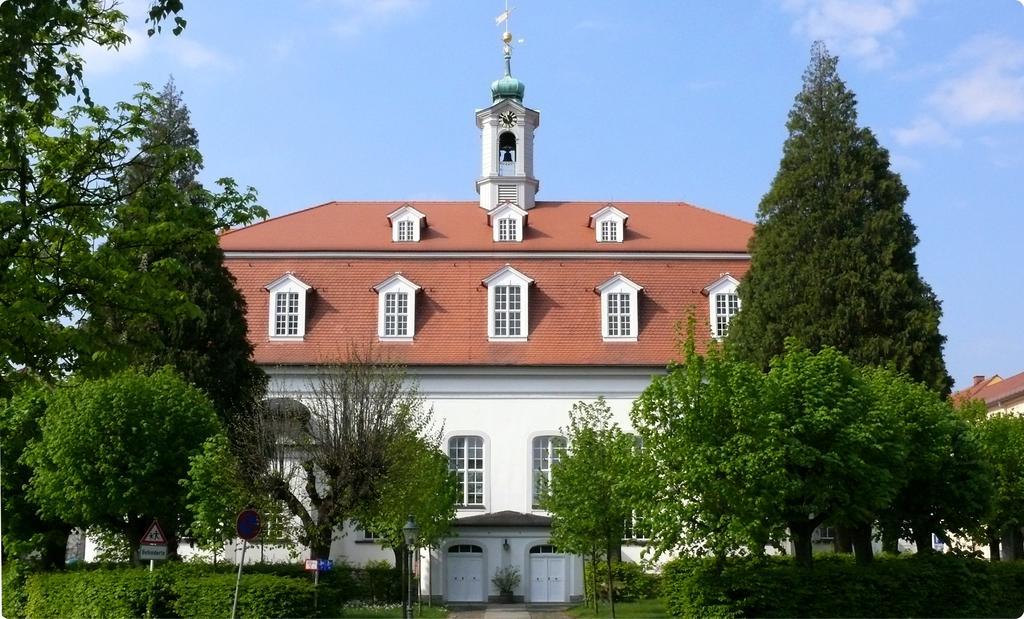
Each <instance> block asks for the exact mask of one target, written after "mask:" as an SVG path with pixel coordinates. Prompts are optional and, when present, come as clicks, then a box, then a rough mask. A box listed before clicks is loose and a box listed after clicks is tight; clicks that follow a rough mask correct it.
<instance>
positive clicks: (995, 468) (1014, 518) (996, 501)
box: [976, 413, 1024, 559]
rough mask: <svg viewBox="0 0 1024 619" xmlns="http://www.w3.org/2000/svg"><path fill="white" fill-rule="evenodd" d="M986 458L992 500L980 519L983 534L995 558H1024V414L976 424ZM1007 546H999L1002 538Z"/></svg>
mask: <svg viewBox="0 0 1024 619" xmlns="http://www.w3.org/2000/svg"><path fill="white" fill-rule="evenodd" d="M976 431H977V434H978V440H979V442H980V443H981V447H982V451H983V453H984V458H985V461H986V462H987V463H988V464H989V466H990V467H991V471H992V474H993V475H992V486H993V494H992V503H991V505H990V508H989V511H988V513H987V514H985V516H984V517H983V518H982V520H981V525H982V531H981V535H980V537H982V538H983V539H984V540H985V541H987V542H989V545H990V549H991V550H992V551H993V552H992V558H993V559H996V558H999V557H1000V556H1002V555H1005V556H1002V558H1004V559H1024V417H1021V416H1020V415H1013V414H1006V413H1003V414H998V415H993V416H991V417H988V418H985V419H983V420H981V421H980V423H979V424H978V426H977V429H976ZM1000 538H1003V539H1004V540H1005V541H1006V547H1005V548H1003V549H1002V550H1005V551H1007V552H1005V553H1004V552H1002V551H1001V549H1000V547H999V539H1000Z"/></svg>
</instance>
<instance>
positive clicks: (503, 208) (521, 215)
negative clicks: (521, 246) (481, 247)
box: [488, 202, 526, 243]
mask: <svg viewBox="0 0 1024 619" xmlns="http://www.w3.org/2000/svg"><path fill="white" fill-rule="evenodd" d="M488 219H489V220H490V223H491V228H493V239H494V242H495V243H519V242H521V241H522V240H523V228H524V227H525V226H526V211H524V210H523V209H521V208H519V207H518V206H516V205H515V204H512V203H510V202H506V203H504V204H499V205H498V206H496V207H494V208H493V209H492V210H491V212H490V213H488Z"/></svg>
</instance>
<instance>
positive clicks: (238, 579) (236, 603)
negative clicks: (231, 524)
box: [231, 538, 249, 619]
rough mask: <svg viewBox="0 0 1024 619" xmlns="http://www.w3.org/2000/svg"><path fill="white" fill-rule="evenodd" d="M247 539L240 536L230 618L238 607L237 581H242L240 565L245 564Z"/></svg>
mask: <svg viewBox="0 0 1024 619" xmlns="http://www.w3.org/2000/svg"><path fill="white" fill-rule="evenodd" d="M248 543H249V540H247V539H245V538H242V558H241V560H240V561H239V562H238V577H237V578H235V601H234V602H232V603H231V619H235V609H236V608H238V583H240V582H242V566H243V565H245V547H246V545H247V544H248Z"/></svg>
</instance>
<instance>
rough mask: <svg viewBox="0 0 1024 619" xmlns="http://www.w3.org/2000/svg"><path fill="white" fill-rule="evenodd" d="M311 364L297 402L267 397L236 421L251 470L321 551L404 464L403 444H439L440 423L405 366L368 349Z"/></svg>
mask: <svg viewBox="0 0 1024 619" xmlns="http://www.w3.org/2000/svg"><path fill="white" fill-rule="evenodd" d="M314 372H315V374H314V376H313V378H312V379H311V381H310V383H309V385H308V388H307V393H306V394H305V395H304V397H303V402H301V403H300V402H298V401H295V400H291V399H287V398H271V399H270V400H269V401H268V402H267V404H266V406H264V407H263V408H262V409H261V410H260V411H258V412H257V414H255V415H252V416H251V417H248V418H247V419H245V420H242V421H241V422H240V423H239V424H238V425H237V428H238V432H239V437H238V438H239V444H240V448H239V449H238V454H239V457H240V458H241V459H242V464H243V472H244V473H245V475H246V477H247V479H248V480H249V482H250V483H251V484H252V485H253V487H254V488H256V489H257V490H259V491H260V492H262V493H265V494H266V495H267V496H269V497H270V498H272V499H274V500H276V501H281V502H283V503H284V504H285V505H286V506H287V508H288V510H289V511H290V512H291V514H292V515H293V516H295V517H296V518H297V519H298V520H299V523H300V527H301V533H300V539H299V541H300V542H301V543H303V544H305V545H307V546H309V548H310V551H311V553H312V555H313V557H314V558H321V557H327V556H328V554H329V553H330V548H331V542H332V541H333V540H334V533H335V531H336V530H337V529H339V528H340V527H342V526H344V524H345V522H346V521H347V520H349V519H352V518H357V517H359V516H360V515H364V516H365V515H367V514H370V513H374V508H375V507H376V506H377V505H378V504H379V502H380V500H381V497H382V495H383V492H384V491H385V489H386V488H387V484H388V479H389V474H391V475H392V476H395V475H397V474H398V472H397V471H394V470H393V467H396V466H403V464H404V463H403V462H402V459H403V456H402V455H400V454H399V452H400V451H401V447H402V446H410V445H412V446H415V445H416V444H417V442H418V441H419V442H420V444H421V445H423V444H426V445H437V444H438V443H439V441H440V432H439V431H438V430H436V429H434V427H433V411H432V410H431V409H428V408H426V407H425V406H424V402H423V398H422V396H420V394H419V392H418V390H417V389H416V387H415V384H413V382H412V381H411V380H410V379H409V377H408V375H407V373H406V369H405V367H404V366H403V365H401V364H398V363H394V362H391V361H388V360H385V359H378V358H375V357H374V355H373V351H372V350H371V351H369V352H363V351H360V350H358V349H357V348H356V347H352V348H351V349H350V350H349V352H348V357H347V359H346V360H344V361H341V362H334V363H323V364H319V365H317V366H316V368H315V370H314ZM415 448H417V449H418V448H419V447H415ZM448 509H450V508H446V509H445V513H447V512H448ZM408 513H409V512H408V511H407V510H406V511H405V512H404V515H406V516H407V515H408ZM393 515H394V514H393V513H392V514H390V515H389V517H390V516H393ZM424 522H427V519H426V518H425V519H424ZM404 523H405V520H404V519H403V520H402V524H404ZM383 533H386V534H387V533H390V531H383Z"/></svg>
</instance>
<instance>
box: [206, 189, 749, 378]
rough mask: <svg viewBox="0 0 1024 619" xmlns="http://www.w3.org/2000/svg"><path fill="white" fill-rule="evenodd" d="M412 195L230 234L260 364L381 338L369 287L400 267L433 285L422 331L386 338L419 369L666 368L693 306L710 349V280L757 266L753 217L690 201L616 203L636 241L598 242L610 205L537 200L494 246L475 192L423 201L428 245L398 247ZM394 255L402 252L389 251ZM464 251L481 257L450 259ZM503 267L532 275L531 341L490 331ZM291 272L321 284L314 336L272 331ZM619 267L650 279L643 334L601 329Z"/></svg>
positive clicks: (386, 347) (337, 205)
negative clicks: (601, 216) (493, 338)
mask: <svg viewBox="0 0 1024 619" xmlns="http://www.w3.org/2000/svg"><path fill="white" fill-rule="evenodd" d="M402 204H404V203H403V202H370V203H342V202H331V203H328V204H324V205H321V206H318V207H313V208H311V209H307V210H304V211H299V212H297V213H293V214H290V215H285V216H283V217H278V218H275V219H271V220H268V221H266V222H263V223H259V224H256V225H253V226H250V227H248V228H243V229H240V230H234V231H231V232H228V233H225V234H223V235H222V236H221V245H222V247H223V248H224V250H225V251H226V252H228V253H227V260H226V264H227V266H228V268H229V269H230V270H231V272H232V273H233V274H234V275H235V277H236V278H237V280H238V285H239V288H240V289H241V291H242V293H243V295H244V296H245V298H246V301H247V303H248V312H249V313H248V320H249V337H250V339H251V340H252V342H253V345H254V348H255V358H256V361H257V362H258V363H262V364H286V365H292V364H313V363H318V362H323V361H325V360H330V359H337V358H339V357H340V356H342V355H344V353H345V351H346V349H347V347H348V345H349V344H350V343H353V342H354V343H358V344H363V343H367V342H376V340H377V312H378V305H377V301H378V299H377V293H376V292H374V291H373V290H372V288H373V287H374V286H375V285H377V284H379V283H380V282H382V281H384V280H385V279H387V278H388V277H389V276H391V275H393V274H394V273H396V272H401V274H402V275H403V276H404V277H406V278H407V279H409V280H410V281H412V282H413V283H415V284H417V285H418V286H421V287H422V290H421V291H420V292H419V293H418V294H417V295H416V325H415V339H414V341H413V342H381V343H377V344H375V346H376V347H377V349H378V351H379V352H380V353H382V354H386V355H388V356H391V357H393V358H397V359H400V360H402V361H403V362H405V363H407V364H409V365H491V366H508V365H539V366H554V365H564V366H577V365H609V366H614V365H618V366H652V367H660V366H664V365H665V363H666V362H668V361H669V360H670V359H674V358H678V341H677V337H676V325H677V324H678V323H680V322H681V321H683V322H685V319H686V317H687V315H688V313H689V312H691V311H692V312H694V314H695V315H696V317H697V320H698V324H700V325H702V326H701V327H700V328H698V337H699V339H700V342H701V344H702V346H703V345H704V344H706V343H707V341H708V340H709V338H710V335H709V334H710V329H709V327H708V325H707V323H708V311H709V310H708V298H707V297H706V296H705V295H704V294H703V293H702V289H703V288H704V287H705V286H707V285H708V284H709V283H711V282H713V281H715V280H717V279H718V278H719V277H721V276H722V274H724V273H730V274H732V275H733V276H734V277H736V278H737V279H740V278H742V277H743V275H744V274H745V273H746V270H747V268H748V266H749V260H748V259H747V257H746V247H747V242H748V240H749V238H750V235H751V234H752V231H753V226H752V224H750V223H748V222H744V221H740V220H737V219H733V218H731V217H726V216H724V215H719V214H716V213H713V212H711V211H707V210H704V209H701V208H697V207H694V206H691V205H688V204H683V203H615V205H616V207H618V208H619V209H620V210H622V211H624V212H625V213H626V214H628V215H629V217H630V219H629V226H628V227H627V228H626V235H625V239H624V241H623V242H622V243H597V242H596V241H595V238H594V230H593V228H589V227H588V222H589V217H590V215H591V214H592V213H594V212H596V211H598V210H599V209H601V208H603V207H604V206H605V205H606V204H607V203H603V202H564V203H557V202H542V203H538V206H537V207H536V208H534V209H531V210H530V215H529V226H528V228H527V231H526V235H525V238H524V241H523V242H522V243H495V242H493V241H492V240H491V238H492V237H491V230H490V229H489V228H488V227H487V216H486V213H485V212H484V211H483V210H482V209H480V207H479V206H478V205H477V203H476V202H426V203H424V202H413V203H411V204H412V206H413V207H415V208H416V209H417V210H419V211H421V212H423V213H424V214H425V215H426V216H427V221H428V226H429V227H428V228H427V229H426V230H424V231H423V236H422V241H421V242H419V243H401V244H399V243H393V242H392V241H391V228H390V227H389V226H388V220H387V214H388V213H390V212H392V211H394V210H395V209H396V208H398V207H399V206H401V205H402ZM393 251H401V252H402V254H399V255H395V256H381V255H380V252H393ZM232 252H235V253H232ZM250 252H254V253H250ZM275 252H289V254H288V255H286V256H283V255H276V256H275V255H274V253H275ZM314 252H341V253H343V254H344V255H342V256H333V257H332V256H323V255H317V254H315V253H314ZM406 252H412V253H406ZM458 252H466V253H470V255H466V256H465V257H460V256H456V257H452V255H451V254H452V253H458ZM471 252H472V253H471ZM482 252H486V253H490V252H495V254H496V255H494V256H493V257H491V256H488V255H487V254H486V253H482ZM533 252H543V255H540V254H539V253H538V254H537V255H531V254H532V253H533ZM565 252H572V254H570V253H565ZM580 252H587V253H588V255H586V256H585V257H584V256H580V255H579V253H580ZM623 252H628V253H629V255H622V253H623ZM666 253H673V254H687V253H689V254H698V255H697V256H694V255H689V256H687V255H665V254H666ZM296 254H297V255H296ZM303 254H306V255H303ZM360 254H366V255H360ZM559 254H564V255H559ZM617 254H618V255H617ZM645 254H652V255H645ZM653 254H657V255H653ZM714 254H722V255H721V256H715V255H714ZM506 264H510V265H511V266H512V267H514V268H516V269H517V270H519V271H521V272H522V273H523V274H524V275H526V276H527V277H529V278H531V279H533V280H534V282H535V283H534V284H533V285H532V286H530V288H529V295H530V297H529V313H530V316H529V340H528V341H527V342H490V341H488V336H487V288H486V287H485V286H484V285H483V284H482V283H481V282H482V280H483V279H485V278H486V277H488V276H489V275H491V274H493V273H494V272H496V271H498V270H499V269H501V268H502V267H503V266H505V265H506ZM286 272H293V273H294V274H295V276H296V277H298V278H299V279H300V280H302V281H303V282H305V283H307V284H309V285H310V286H312V288H313V291H312V292H311V294H310V296H309V298H308V306H307V322H306V337H305V340H304V341H299V342H296V341H271V340H270V338H269V336H268V320H269V316H268V314H269V296H268V293H267V291H266V289H265V286H266V285H267V284H268V283H270V282H272V281H274V280H275V279H277V278H279V277H280V276H281V275H283V274H284V273H286ZM619 272H621V273H622V274H623V275H624V276H626V277H628V278H629V279H630V280H632V281H633V282H635V283H636V284H638V285H640V286H642V287H643V291H641V292H640V293H639V301H638V307H639V329H638V341H636V342H604V341H603V340H602V337H601V316H600V310H601V308H600V296H599V295H598V294H597V293H596V292H595V291H594V288H595V287H596V286H598V285H600V284H601V283H602V282H605V281H607V280H608V279H609V278H610V277H612V276H613V275H614V274H615V273H619Z"/></svg>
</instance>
